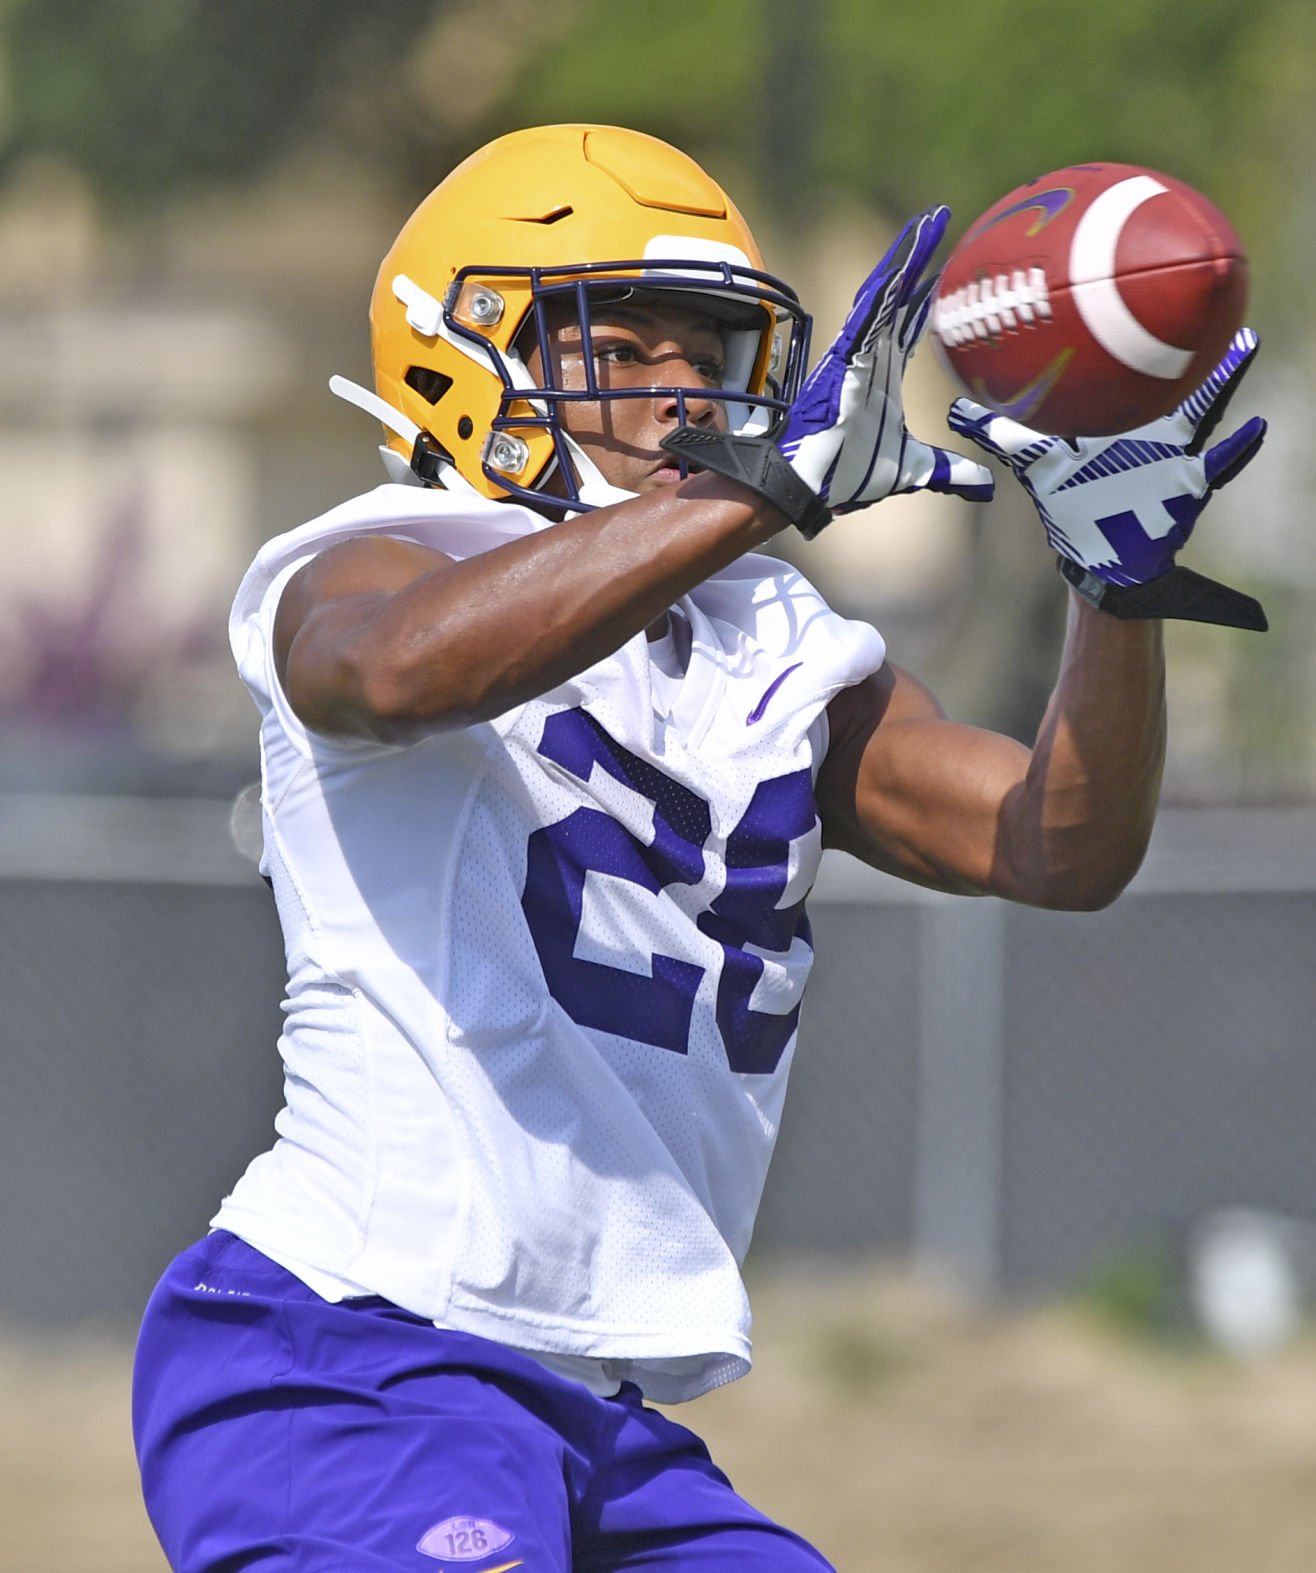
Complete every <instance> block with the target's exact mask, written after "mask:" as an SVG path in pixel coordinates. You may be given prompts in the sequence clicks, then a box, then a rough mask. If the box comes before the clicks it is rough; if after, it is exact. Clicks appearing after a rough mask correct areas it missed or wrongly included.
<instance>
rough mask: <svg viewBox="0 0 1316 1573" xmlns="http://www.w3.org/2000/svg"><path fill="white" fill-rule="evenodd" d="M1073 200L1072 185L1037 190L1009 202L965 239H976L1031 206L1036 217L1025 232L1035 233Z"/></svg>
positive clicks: (1028, 210)
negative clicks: (1002, 210)
mask: <svg viewBox="0 0 1316 1573" xmlns="http://www.w3.org/2000/svg"><path fill="white" fill-rule="evenodd" d="M1073 200H1074V188H1073V187H1072V186H1053V187H1052V188H1051V190H1050V191H1039V192H1038V193H1037V195H1036V196H1032V197H1025V198H1024V199H1023V200H1022V201H1021V202H1014V203H1011V205H1010V206H1009V207H1008V208H1006V209H1005V211H1004V212H1003V213H998V214H996V216H995V217H994V218H992V219H989V220H988V221H987V222H986V223H985V224H979V225H978V227H977V229H975V230H974V231H973V233H972V234H971V235H969V236H967V237H966V239H969V240H976V239H977V237H978V236H979V235H985V234H986V233H987V231H988V230H989V229H995V228H996V226H997V225H998V224H1004V223H1005V221H1006V219H1008V218H1014V217H1015V216H1016V215H1018V214H1020V213H1029V212H1031V211H1032V209H1033V208H1036V209H1037V217H1036V218H1035V219H1034V220H1033V222H1032V223H1031V224H1030V225H1029V226H1028V230H1027V233H1028V235H1030V236H1032V235H1036V234H1037V232H1038V231H1039V230H1043V229H1045V228H1046V226H1047V225H1048V224H1049V223H1050V222H1051V220H1052V219H1053V218H1058V217H1059V216H1060V214H1062V213H1063V212H1064V211H1065V209H1066V208H1067V207H1068V206H1069V204H1070V203H1071V202H1072V201H1073Z"/></svg>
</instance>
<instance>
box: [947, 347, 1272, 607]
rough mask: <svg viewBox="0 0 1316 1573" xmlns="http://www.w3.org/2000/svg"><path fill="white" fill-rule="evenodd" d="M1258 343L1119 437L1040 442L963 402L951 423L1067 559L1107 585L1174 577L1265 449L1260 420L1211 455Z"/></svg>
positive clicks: (1237, 351) (1231, 355) (1231, 354)
mask: <svg viewBox="0 0 1316 1573" xmlns="http://www.w3.org/2000/svg"><path fill="white" fill-rule="evenodd" d="M1258 344H1259V341H1258V339H1257V336H1256V334H1255V333H1253V332H1252V330H1251V329H1250V328H1244V329H1242V330H1241V331H1240V332H1239V333H1237V334H1235V336H1234V340H1233V343H1232V344H1231V345H1230V346H1229V349H1228V351H1227V352H1226V354H1225V357H1224V359H1223V360H1222V361H1221V362H1220V364H1219V365H1218V366H1217V367H1216V368H1215V370H1214V371H1213V372H1212V373H1211V375H1210V376H1209V377H1208V378H1207V379H1206V381H1205V382H1204V383H1203V384H1202V386H1201V387H1200V388H1199V389H1198V390H1197V391H1196V393H1193V394H1191V395H1190V396H1189V397H1188V398H1187V399H1185V400H1184V402H1183V403H1182V404H1181V405H1180V406H1179V407H1178V409H1176V410H1173V411H1172V412H1171V413H1170V414H1169V415H1165V416H1163V417H1162V418H1161V419H1160V420H1158V421H1152V422H1150V423H1149V424H1148V425H1146V426H1140V427H1138V428H1137V429H1136V430H1135V431H1131V432H1125V433H1123V434H1122V435H1121V436H1118V437H1079V438H1075V439H1073V440H1070V439H1066V438H1064V437H1046V436H1042V435H1041V434H1040V433H1038V432H1035V431H1031V430H1029V428H1028V427H1026V426H1021V425H1019V424H1018V422H1016V421H1012V420H1010V419H1009V418H1008V417H1007V416H1004V415H994V414H993V413H992V412H991V411H990V410H987V409H984V408H983V406H982V405H981V404H975V403H974V402H973V400H972V399H956V401H955V403H954V404H952V405H951V408H950V415H949V417H948V424H949V425H950V427H951V429H952V430H953V431H956V432H959V433H960V434H962V435H963V436H965V437H968V438H971V439H972V441H974V442H976V443H977V444H978V446H979V447H980V448H983V449H984V450H985V451H986V452H987V453H989V454H991V455H992V456H993V457H994V458H997V459H999V460H1001V462H1002V463H1003V464H1005V465H1007V466H1008V467H1009V469H1011V470H1012V471H1013V472H1014V474H1015V475H1016V476H1017V477H1018V479H1019V482H1020V484H1021V485H1022V486H1023V487H1024V489H1025V490H1026V491H1027V492H1028V494H1029V496H1030V497H1031V498H1032V500H1033V503H1034V506H1035V507H1036V508H1037V511H1038V513H1039V514H1040V515H1041V519H1042V525H1043V527H1044V528H1045V530H1046V535H1047V539H1048V540H1049V541H1050V543H1051V545H1052V546H1053V547H1054V548H1055V550H1056V551H1057V552H1059V553H1060V555H1061V556H1062V557H1066V558H1068V559H1069V561H1070V562H1073V563H1077V564H1079V566H1080V567H1082V568H1084V569H1085V570H1086V571H1087V572H1088V573H1090V574H1094V575H1095V576H1096V577H1097V578H1098V579H1101V580H1104V581H1105V582H1106V583H1107V584H1111V585H1134V584H1145V583H1147V582H1148V581H1150V580H1153V579H1158V578H1160V577H1161V576H1162V575H1163V574H1167V573H1169V571H1170V570H1171V568H1173V567H1174V559H1175V554H1176V553H1177V552H1178V551H1179V549H1180V548H1181V547H1182V546H1183V545H1184V543H1185V542H1186V541H1187V539H1188V537H1189V536H1190V535H1191V534H1192V532H1193V526H1194V525H1195V524H1196V523H1197V520H1198V518H1199V516H1200V515H1201V512H1202V510H1203V509H1204V508H1205V507H1206V505H1207V503H1208V502H1210V500H1211V498H1212V496H1213V495H1214V494H1215V492H1217V491H1218V490H1219V489H1220V487H1221V486H1223V485H1225V484H1226V482H1228V481H1231V480H1232V479H1233V478H1234V476H1235V475H1237V474H1238V473H1239V471H1240V470H1241V469H1243V467H1244V466H1245V465H1246V464H1248V463H1249V462H1250V461H1251V460H1252V459H1253V458H1255V457H1256V454H1257V450H1258V449H1259V448H1260V447H1261V444H1262V440H1263V439H1264V437H1265V435H1266V423H1265V421H1264V420H1263V419H1262V418H1261V417H1260V416H1255V415H1254V416H1253V417H1252V419H1251V420H1249V421H1246V422H1245V423H1244V424H1243V425H1242V426H1240V427H1239V428H1238V429H1237V431H1235V432H1232V433H1231V434H1230V435H1229V436H1228V437H1225V438H1223V439H1222V440H1221V441H1220V442H1218V443H1216V444H1215V446H1214V447H1211V448H1206V449H1205V452H1203V449H1204V448H1205V444H1206V442H1207V440H1208V439H1209V437H1210V436H1211V434H1212V433H1213V432H1214V430H1215V428H1216V426H1217V425H1218V424H1219V422H1220V419H1221V417H1222V416H1223V415H1224V413H1225V410H1226V408H1227V407H1228V404H1229V401H1230V399H1232V398H1233V396H1234V394H1235V392H1236V391H1237V389H1238V385H1239V383H1240V382H1241V381H1242V379H1243V376H1244V374H1245V373H1246V372H1247V369H1248V367H1249V366H1250V365H1251V364H1252V361H1253V359H1254V358H1255V356H1256V353H1257V348H1258ZM1168 615H1174V614H1168Z"/></svg>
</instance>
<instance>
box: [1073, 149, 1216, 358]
mask: <svg viewBox="0 0 1316 1573" xmlns="http://www.w3.org/2000/svg"><path fill="white" fill-rule="evenodd" d="M1166 189H1167V188H1166V187H1165V186H1163V185H1162V184H1161V183H1160V181H1159V180H1153V179H1152V178H1151V176H1150V175H1134V176H1133V177H1131V178H1130V179H1129V180H1121V181H1120V182H1119V184H1118V185H1114V186H1111V187H1109V189H1108V190H1106V191H1103V192H1102V193H1101V195H1100V196H1099V197H1097V198H1096V200H1095V201H1094V202H1093V204H1092V206H1091V207H1090V208H1089V209H1088V210H1087V212H1086V213H1085V214H1084V215H1083V217H1082V218H1081V219H1080V220H1079V222H1078V228H1077V229H1076V230H1075V231H1074V239H1073V242H1072V244H1071V245H1070V248H1069V279H1070V285H1071V289H1072V292H1073V296H1074V304H1075V305H1076V306H1077V307H1078V310H1079V315H1080V316H1081V317H1082V318H1083V321H1084V322H1085V323H1086V324H1087V328H1088V332H1089V333H1091V335H1092V337H1093V338H1094V339H1095V340H1096V341H1097V343H1098V344H1100V345H1101V347H1102V349H1104V350H1105V351H1106V353H1107V354H1109V355H1112V356H1114V358H1115V359H1116V360H1117V361H1120V362H1121V363H1122V364H1123V365H1125V366H1128V367H1130V368H1131V369H1132V370H1133V371H1140V372H1142V373H1144V374H1145V375H1146V376H1148V377H1164V378H1166V379H1167V380H1172V379H1173V378H1175V377H1182V376H1183V374H1184V372H1186V371H1187V370H1188V367H1189V366H1190V365H1191V363H1192V359H1193V352H1192V351H1191V350H1182V349H1179V348H1177V347H1176V346H1175V345H1173V344H1166V343H1165V342H1164V340H1162V339H1158V338H1157V337H1156V335H1155V334H1154V333H1148V331H1147V329H1146V328H1144V327H1143V325H1142V324H1141V323H1140V322H1139V321H1138V319H1137V318H1136V317H1135V316H1134V315H1133V313H1132V312H1131V311H1130V310H1129V308H1128V307H1127V306H1126V305H1125V304H1124V298H1123V296H1122V295H1121V294H1120V292H1119V286H1118V285H1117V284H1116V282H1115V278H1114V273H1115V248H1116V247H1117V246H1118V245H1119V238H1120V235H1121V233H1122V232H1123V229H1124V226H1125V224H1126V223H1128V220H1129V215H1130V214H1131V213H1132V212H1133V211H1134V209H1135V208H1139V207H1141V206H1142V204H1143V203H1144V202H1147V201H1150V199H1151V198H1152V197H1155V196H1158V195H1159V194H1160V193H1161V192H1162V191H1165V190H1166Z"/></svg>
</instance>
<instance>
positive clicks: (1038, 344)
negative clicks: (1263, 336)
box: [931, 164, 1248, 437]
mask: <svg viewBox="0 0 1316 1573" xmlns="http://www.w3.org/2000/svg"><path fill="white" fill-rule="evenodd" d="M1247 287H1248V272H1247V258H1246V256H1245V255H1244V253H1243V248H1242V246H1241V244H1240V243H1239V239H1238V236H1237V235H1236V234H1235V233H1234V229H1233V226H1232V225H1231V224H1230V222H1229V220H1228V219H1227V218H1226V217H1225V216H1224V214H1223V213H1221V212H1220V210H1219V209H1218V208H1217V207H1215V206H1214V205H1213V204H1212V203H1211V202H1209V201H1208V200H1207V199H1206V198H1205V197H1204V196H1202V195H1201V193H1200V192H1198V191H1195V190H1194V189H1193V188H1192V187H1191V186H1188V185H1185V184H1184V182H1183V181H1181V180H1176V179H1175V178H1174V177H1173V176H1172V175H1163V174H1159V173H1158V172H1157V171H1155V170H1151V169H1143V168H1142V167H1140V166H1139V165H1135V164H1074V165H1071V166H1070V167H1069V168H1068V169H1059V170H1056V171H1055V172H1054V173H1053V174H1050V175H1041V176H1039V177H1038V178H1037V179H1036V180H1030V181H1028V182H1027V183H1026V184H1025V185H1022V186H1019V187H1017V188H1016V189H1015V190H1014V191H1011V192H1010V193H1009V194H1008V195H1007V196H1004V197H1002V198H1001V200H1000V201H999V202H997V203H995V204H994V205H993V206H992V207H990V208H988V210H987V211H986V212H985V213H984V214H983V215H982V217H981V218H980V219H978V220H977V222H976V223H974V224H972V225H970V227H969V229H968V230H967V231H966V232H965V234H964V237H963V239H962V240H961V241H960V242H959V244H958V245H957V246H956V247H955V249H954V251H953V252H952V254H951V257H950V260H949V262H948V263H947V264H946V267H945V270H944V272H943V273H942V276H941V281H940V283H939V285H938V288H937V294H936V299H935V300H934V302H933V306H932V317H931V337H932V340H933V342H934V344H936V346H937V347H938V349H939V351H940V353H941V356H942V358H943V360H944V362H945V364H946V366H947V367H948V369H949V371H950V373H951V375H952V376H953V377H954V378H955V379H956V381H957V382H959V383H960V384H961V386H962V387H963V388H964V389H965V391H966V392H967V393H968V394H969V395H970V396H971V397H972V398H975V399H977V400H978V402H979V403H980V404H985V405H987V406H989V408H991V409H993V410H996V411H998V412H1000V413H1001V414H1005V415H1011V416H1013V417H1014V418H1015V419H1016V420H1018V421H1021V422H1022V423H1023V424H1024V425H1026V426H1031V427H1033V428H1035V429H1036V430H1038V431H1043V432H1051V433H1055V434H1056V435H1059V436H1064V437H1080V436H1092V437H1095V436H1104V435H1107V434H1109V433H1111V432H1122V431H1129V430H1131V429H1132V428H1134V427H1136V426H1142V425H1145V424H1146V423H1147V422H1148V421H1152V420H1156V419H1157V418H1158V417H1159V416H1162V415H1165V414H1168V413H1169V411H1170V410H1172V409H1173V408H1174V407H1175V405H1177V404H1179V403H1180V402H1181V401H1182V400H1183V399H1184V398H1186V397H1187V395H1188V394H1189V393H1191V392H1192V391H1193V389H1194V388H1196V387H1197V386H1198V385H1199V384H1200V383H1201V382H1202V381H1203V380H1204V379H1205V378H1206V376H1207V374H1208V373H1209V372H1210V371H1211V369H1212V368H1213V367H1214V366H1215V365H1216V363H1217V362H1218V361H1219V359H1220V357H1221V356H1222V355H1223V354H1224V352H1225V350H1226V349H1227V348H1228V346H1229V341H1230V339H1231V338H1233V336H1234V334H1235V333H1236V332H1237V331H1238V329H1239V327H1240V326H1241V325H1242V322H1243V312H1244V309H1245V307H1246V304H1247Z"/></svg>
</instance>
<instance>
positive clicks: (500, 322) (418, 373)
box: [333, 125, 809, 511]
mask: <svg viewBox="0 0 1316 1573" xmlns="http://www.w3.org/2000/svg"><path fill="white" fill-rule="evenodd" d="M653 291H658V292H661V293H662V294H664V295H666V294H668V293H670V292H672V291H679V292H681V294H682V297H683V300H682V303H683V304H693V302H690V301H689V300H688V298H686V292H696V293H697V295H698V307H697V309H698V310H699V311H701V312H703V313H705V314H706V315H708V316H710V317H712V318H714V319H715V320H717V321H718V322H719V323H720V324H721V325H722V328H721V331H722V333H723V336H724V340H725V343H726V350H727V375H726V379H725V382H724V385H723V387H722V388H721V389H719V390H714V391H713V393H712V395H711V396H713V397H718V398H721V399H724V400H725V401H726V403H727V405H728V426H729V429H730V430H732V431H747V430H748V431H760V432H761V431H767V430H770V429H771V428H772V427H773V425H774V424H775V423H776V421H777V420H778V419H779V417H780V415H781V413H782V412H783V411H784V410H785V409H786V408H788V407H789V404H790V402H791V400H792V399H793V398H794V396H795V393H796V392H797V391H798V387H799V383H800V381H801V379H802V376H803V372H804V366H805V360H806V356H807V353H808V337H809V318H808V317H807V315H806V314H805V313H804V312H803V310H802V309H801V307H800V303H799V299H798V297H797V295H796V294H795V292H794V290H792V289H791V288H790V287H789V286H788V285H786V284H784V283H782V282H781V281H780V280H778V279H776V278H773V277H772V276H771V275H770V274H768V273H765V272H764V271H763V264H762V259H761V257H760V255H759V252H758V248H757V246H756V245H755V243H754V238H753V236H752V235H751V234H750V232H749V229H748V227H747V226H746V224H745V221H744V219H743V218H742V217H741V215H740V213H739V212H738V211H737V210H736V208H735V206H734V205H733V204H732V202H731V200H730V199H729V198H728V197H727V195H726V193H725V192H724V191H723V190H722V189H721V187H720V186H718V185H717V183H716V182H715V181H713V180H712V179H711V178H710V177H709V176H708V175H707V174H705V172H704V171H703V170H702V169H701V168H700V167H699V165H698V164H696V163H695V162H694V161H693V160H692V159H690V158H688V157H686V155H685V154H684V153H680V152H678V151H677V150H676V149H675V148H673V147H670V146H668V144H667V143H665V142H660V141H659V140H658V139H657V138H655V137H651V136H645V135H643V134H642V133H640V132H637V131H628V130H623V129H621V128H619V127H615V126H593V125H562V126H543V127H538V128H535V129H531V130H525V131H514V132H512V133H511V134H510V135H507V136H503V137H499V138H498V139H497V140H496V141H494V142H491V143H489V144H488V145H487V146H486V147H483V148H481V149H480V150H479V151H478V152H476V153H473V154H472V155H471V156H470V157H469V158H467V159H466V160H465V161H464V162H463V163H461V164H459V165H458V166H457V168H456V169H454V170H453V172H452V173H451V174H450V175H449V176H448V177H447V178H446V179H445V180H444V181H443V182H442V183H441V184H440V185H439V186H438V187H436V188H435V190H434V191H432V192H431V193H430V195H429V196H428V197H426V198H425V200H424V201H423V202H422V203H421V204H420V206H419V207H418V208H417V209H416V211H415V212H414V213H413V214H412V215H411V217H410V218H409V219H408V220H407V222H406V224H405V225H404V226H403V228H402V231H401V233H400V234H399V235H398V237H397V239H396V241H394V243H393V245H392V247H391V249H390V250H389V252H388V255H387V256H386V257H385V258H384V261H383V264H382V266H381V268H380V271H379V278H378V280H377V282H376V284H375V290H374V295H373V297H372V299H371V303H370V321H371V340H372V351H373V357H374V368H375V385H376V390H377V391H376V395H375V396H374V397H373V398H372V396H371V395H369V394H368V393H367V392H366V390H364V389H357V388H353V386H352V385H351V384H349V383H345V382H344V381H343V379H341V378H335V379H334V383H333V385H334V387H335V391H337V392H339V393H341V394H343V395H344V396H345V397H347V398H349V399H351V400H353V402H355V403H358V404H360V405H361V406H362V407H363V408H366V409H369V410H371V411H372V412H373V413H375V414H376V415H377V416H378V417H379V418H380V419H381V420H383V422H384V424H385V427H386V430H387V432H388V439H387V449H386V451H385V459H386V462H387V463H388V464H389V468H390V471H391V472H392V473H394V474H395V475H399V476H400V475H402V474H403V473H404V469H408V470H410V472H411V473H412V474H413V475H415V476H418V477H419V478H420V479H421V480H424V481H426V482H429V483H430V484H437V485H445V486H455V487H457V488H461V489H465V488H463V485H462V483H463V482H465V483H467V485H468V486H470V487H473V488H474V489H475V490H476V491H477V492H478V493H479V494H480V495H482V496H484V497H491V498H500V497H519V498H522V499H524V500H528V501H531V502H533V503H534V505H535V506H536V507H539V508H541V509H542V508H543V507H545V506H548V507H550V508H555V509H556V510H558V511H562V510H564V509H570V510H577V509H579V508H581V507H588V506H591V505H592V503H597V502H599V501H607V500H611V498H612V497H615V496H618V495H621V494H619V493H617V492H615V491H614V490H613V489H612V488H610V487H608V486H607V484H606V482H604V481H603V480H602V477H601V476H599V474H598V472H597V470H595V469H594V467H593V465H591V464H590V462H589V461H588V459H586V458H585V457H584V455H583V454H582V453H581V452H580V450H579V449H578V448H577V447H576V446H575V445H574V444H573V443H572V442H571V439H570V437H569V436H568V434H567V433H566V431H565V430H564V429H563V425H562V422H561V419H560V415H561V412H562V408H563V405H564V403H565V402H567V401H569V400H571V399H585V398H588V399H590V400H598V399H600V398H614V397H621V398H624V397H636V396H643V397H653V396H654V394H655V393H656V392H662V391H665V390H649V389H639V390H636V389H627V390H621V391H617V392H604V391H600V390H599V389H598V387H597V385H596V384H595V383H594V380H593V374H592V370H590V371H587V376H588V378H589V382H590V386H589V387H587V388H586V389H585V390H584V391H583V392H580V391H577V392H575V393H568V392H567V391H566V390H564V389H562V388H560V387H556V386H554V385H553V376H554V374H553V371H552V365H553V357H552V356H551V355H549V354H548V353H547V333H548V326H547V319H546V315H545V307H546V305H547V304H548V303H551V302H554V301H561V300H562V299H563V298H564V297H565V298H566V299H567V300H568V301H569V302H570V303H571V304H572V306H573V309H574V311H575V312H576V313H578V315H579V317H580V320H581V324H582V327H583V329H584V330H585V333H586V336H588V329H589V310H590V304H591V301H595V302H597V301H598V300H600V299H605V300H611V301H616V300H617V299H619V298H620V297H621V296H625V295H631V294H634V293H636V292H643V293H644V294H646V295H647V294H649V293H650V292H653ZM536 345H537V346H538V348H539V349H540V351H541V354H540V357H539V359H540V364H541V365H542V366H543V367H544V368H545V369H544V371H543V373H542V377H543V379H544V380H543V381H540V382H534V381H532V379H531V376H530V373H529V370H528V368H527V359H528V356H529V353H530V351H531V350H532V349H534V348H535V347H536ZM586 364H587V366H588V364H589V363H588V360H587V363H586ZM670 391H672V392H673V393H677V394H678V395H679V393H680V391H681V390H670ZM705 396H709V395H706V394H704V393H703V392H702V391H701V397H705ZM553 477H556V479H554V482H553V484H554V488H555V489H554V492H553V493H551V494H550V493H549V492H546V491H544V490H541V489H540V488H541V487H543V485H544V484H545V483H546V482H548V481H549V480H550V478H553ZM563 494H565V500H564V495H563Z"/></svg>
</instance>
